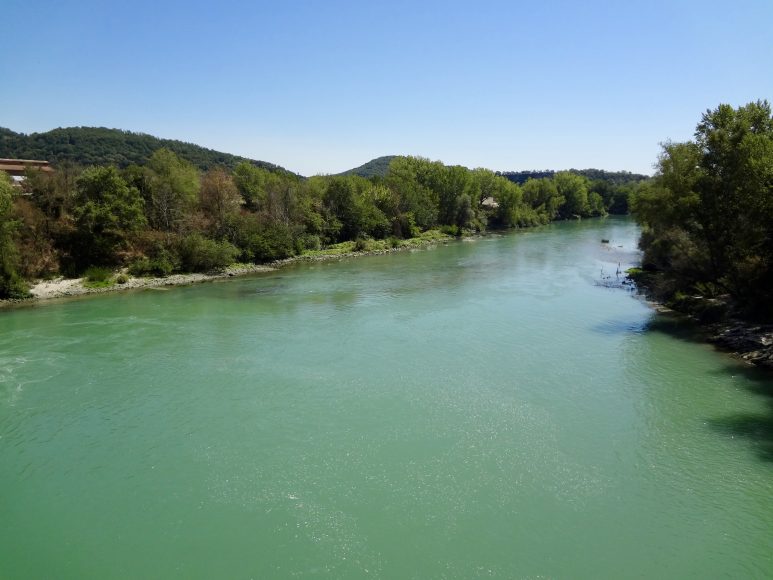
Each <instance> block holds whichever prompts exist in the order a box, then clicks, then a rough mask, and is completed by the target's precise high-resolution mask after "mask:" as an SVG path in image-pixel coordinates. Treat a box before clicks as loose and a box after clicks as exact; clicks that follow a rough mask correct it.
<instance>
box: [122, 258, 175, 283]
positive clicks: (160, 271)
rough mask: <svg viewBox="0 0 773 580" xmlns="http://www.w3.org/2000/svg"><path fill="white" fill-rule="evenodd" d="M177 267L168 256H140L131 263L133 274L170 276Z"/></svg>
mask: <svg viewBox="0 0 773 580" xmlns="http://www.w3.org/2000/svg"><path fill="white" fill-rule="evenodd" d="M174 270H175V267H174V265H173V264H172V262H170V261H169V260H168V259H167V258H164V257H158V258H152V259H151V258H139V259H137V260H135V261H134V262H132V263H131V264H129V273H130V274H131V275H132V276H158V277H161V278H163V277H165V276H169V275H170V274H171V273H172V272H174Z"/></svg>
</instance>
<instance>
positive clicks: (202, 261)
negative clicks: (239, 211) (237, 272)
mask: <svg viewBox="0 0 773 580" xmlns="http://www.w3.org/2000/svg"><path fill="white" fill-rule="evenodd" d="M178 253H179V255H180V261H181V265H182V269H183V270H185V271H187V272H208V271H210V270H217V269H222V268H225V267H226V266H228V265H229V264H233V262H234V261H235V260H236V256H238V255H239V250H238V249H237V248H236V247H235V246H234V245H233V244H230V243H229V242H226V241H222V242H219V241H216V240H211V239H209V238H205V237H204V236H202V235H201V234H189V235H187V236H185V237H184V238H182V239H181V240H180V241H179V247H178Z"/></svg>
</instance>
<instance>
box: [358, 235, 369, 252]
mask: <svg viewBox="0 0 773 580" xmlns="http://www.w3.org/2000/svg"><path fill="white" fill-rule="evenodd" d="M372 248H373V244H372V243H371V241H370V240H369V239H367V238H357V239H356V240H355V241H354V251H355V252H369V251H370V250H371V249H372Z"/></svg>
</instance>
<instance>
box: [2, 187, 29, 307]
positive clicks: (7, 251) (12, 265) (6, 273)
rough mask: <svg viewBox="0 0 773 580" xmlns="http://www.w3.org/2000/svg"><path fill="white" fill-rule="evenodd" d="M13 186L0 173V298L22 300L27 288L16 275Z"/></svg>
mask: <svg viewBox="0 0 773 580" xmlns="http://www.w3.org/2000/svg"><path fill="white" fill-rule="evenodd" d="M12 207H13V186H12V185H11V179H10V178H9V177H8V175H7V174H5V173H3V172H0V298H23V297H24V296H26V295H27V288H26V285H25V284H24V282H23V281H22V279H21V277H20V276H19V273H18V265H19V254H18V250H17V248H16V244H15V242H14V232H15V230H16V229H17V227H18V224H17V222H16V221H15V220H12V219H11V209H12Z"/></svg>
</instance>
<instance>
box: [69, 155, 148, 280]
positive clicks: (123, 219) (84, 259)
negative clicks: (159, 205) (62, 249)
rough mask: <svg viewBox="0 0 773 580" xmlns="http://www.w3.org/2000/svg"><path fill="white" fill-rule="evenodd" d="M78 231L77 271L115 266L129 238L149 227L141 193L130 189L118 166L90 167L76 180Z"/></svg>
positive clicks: (74, 245) (75, 238) (75, 240)
mask: <svg viewBox="0 0 773 580" xmlns="http://www.w3.org/2000/svg"><path fill="white" fill-rule="evenodd" d="M76 187H77V193H76V207H75V208H74V210H73V217H74V220H75V225H76V227H77V229H76V230H75V232H74V233H73V235H72V238H71V241H72V246H71V248H70V249H71V252H72V257H73V259H74V261H75V266H76V268H82V267H85V266H86V265H88V264H114V263H116V261H117V252H118V251H119V250H122V249H125V248H126V246H127V243H128V238H129V236H130V235H131V234H132V233H133V232H137V231H139V230H140V229H142V228H143V227H144V226H145V225H146V220H145V216H144V213H143V202H142V199H141V198H140V195H139V192H138V191H137V190H136V189H135V188H133V187H129V186H128V185H127V184H126V182H125V181H124V180H123V179H122V178H121V176H120V175H119V173H118V171H117V170H116V169H115V167H91V168H89V169H86V170H85V171H84V172H83V173H82V174H81V176H80V177H79V178H78V179H77V181H76Z"/></svg>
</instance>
